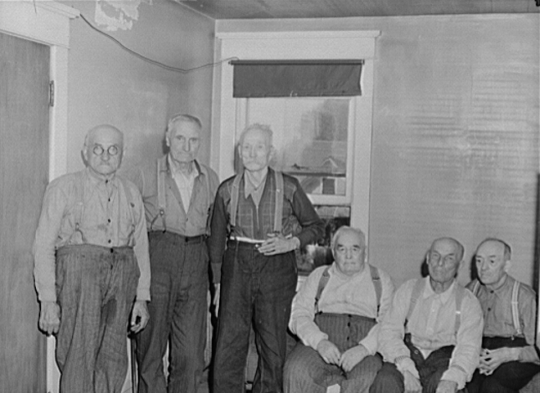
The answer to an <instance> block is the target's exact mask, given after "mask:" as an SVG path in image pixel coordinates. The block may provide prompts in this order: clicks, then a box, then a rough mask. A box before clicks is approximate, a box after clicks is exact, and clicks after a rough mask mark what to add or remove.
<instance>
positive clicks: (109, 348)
mask: <svg viewBox="0 0 540 393" xmlns="http://www.w3.org/2000/svg"><path fill="white" fill-rule="evenodd" d="M139 275H140V272H139V267H138V265H137V261H136V259H135V256H134V254H133V250H132V249H131V248H129V247H117V248H105V247H100V246H95V245H90V244H83V245H72V246H65V247H62V248H60V249H59V250H58V251H57V253H56V291H57V298H58V304H59V305H60V310H61V320H60V329H59V331H58V336H57V347H56V361H57V363H58V367H59V368H60V372H61V377H60V391H61V392H62V393H116V392H120V391H121V389H122V385H123V383H124V380H125V378H126V374H127V363H128V358H127V332H128V320H129V314H130V312H131V309H132V306H133V302H134V300H135V295H136V290H137V283H138V279H139Z"/></svg>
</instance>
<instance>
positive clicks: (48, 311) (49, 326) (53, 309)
mask: <svg viewBox="0 0 540 393" xmlns="http://www.w3.org/2000/svg"><path fill="white" fill-rule="evenodd" d="M39 328H40V329H41V330H42V331H43V332H44V333H46V334H47V335H50V334H55V333H58V329H59V328H60V306H59V305H58V303H56V302H41V309H40V311H39Z"/></svg>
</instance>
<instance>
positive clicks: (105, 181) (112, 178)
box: [85, 167, 117, 187]
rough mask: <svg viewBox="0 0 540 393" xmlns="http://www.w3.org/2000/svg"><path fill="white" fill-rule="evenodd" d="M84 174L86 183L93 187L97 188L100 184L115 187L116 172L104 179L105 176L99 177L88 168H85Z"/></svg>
mask: <svg viewBox="0 0 540 393" xmlns="http://www.w3.org/2000/svg"><path fill="white" fill-rule="evenodd" d="M85 172H86V177H87V179H88V181H89V182H90V183H91V184H93V185H95V186H99V185H101V184H111V185H113V186H115V187H116V179H117V177H116V172H115V173H113V174H112V176H110V177H109V178H105V176H102V175H99V174H98V173H96V172H94V171H93V170H91V169H90V168H88V167H86V169H85Z"/></svg>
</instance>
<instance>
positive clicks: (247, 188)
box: [244, 167, 268, 198]
mask: <svg viewBox="0 0 540 393" xmlns="http://www.w3.org/2000/svg"><path fill="white" fill-rule="evenodd" d="M264 171H265V173H264V175H263V179H262V181H261V184H259V186H258V187H255V185H254V184H253V183H252V182H251V179H250V178H249V176H248V174H247V171H245V172H244V195H245V197H246V198H249V196H250V195H251V194H253V193H255V192H258V191H261V190H262V188H264V184H265V183H266V179H267V178H268V167H266V168H265V170H264Z"/></svg>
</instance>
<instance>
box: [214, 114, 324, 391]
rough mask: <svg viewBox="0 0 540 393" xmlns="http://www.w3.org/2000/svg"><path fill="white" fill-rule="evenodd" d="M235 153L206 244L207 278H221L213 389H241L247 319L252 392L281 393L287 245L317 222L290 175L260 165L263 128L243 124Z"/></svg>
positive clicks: (267, 144) (266, 141)
mask: <svg viewBox="0 0 540 393" xmlns="http://www.w3.org/2000/svg"><path fill="white" fill-rule="evenodd" d="M238 152H239V155H240V157H241V159H242V164H243V166H244V171H243V173H241V174H239V175H237V176H236V177H231V178H229V179H227V180H225V181H224V182H223V183H222V184H221V185H220V186H219V189H218V192H217V195H216V200H215V203H214V212H213V216H212V225H211V233H212V235H211V237H210V242H209V249H210V260H211V263H212V272H213V280H214V282H215V283H220V282H221V295H220V298H221V299H220V305H219V319H218V327H217V344H216V353H215V358H214V369H213V389H214V390H213V391H214V392H216V393H242V392H243V391H244V368H245V365H246V358H247V353H248V346H249V334H250V329H251V326H252V324H253V328H254V331H255V343H256V346H257V351H258V354H259V363H258V366H257V371H256V374H255V380H254V383H253V392H256V393H262V392H265V393H269V392H281V391H282V385H283V376H282V375H283V365H284V363H285V356H286V334H287V324H288V322H289V316H290V312H291V301H292V298H293V297H294V294H295V290H296V282H297V270H296V258H295V253H294V250H296V249H299V248H300V247H304V246H305V245H307V244H309V243H315V242H316V241H317V240H318V239H319V238H321V237H322V236H323V232H324V225H323V222H322V221H321V219H320V218H319V216H318V215H317V213H316V212H315V210H314V208H313V206H312V204H311V202H310V201H309V199H308V198H307V196H306V194H305V193H304V191H303V190H302V188H301V187H300V184H299V183H298V181H297V180H296V179H295V178H293V177H291V176H287V175H283V174H281V173H279V172H276V171H274V170H273V169H271V168H269V167H268V165H269V162H270V160H271V158H272V156H273V153H274V148H273V146H272V130H271V129H270V128H269V127H268V126H264V125H260V124H254V125H251V126H249V127H247V128H246V130H244V132H243V133H242V136H241V138H240V142H239V146H238ZM222 261H223V266H222Z"/></svg>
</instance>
